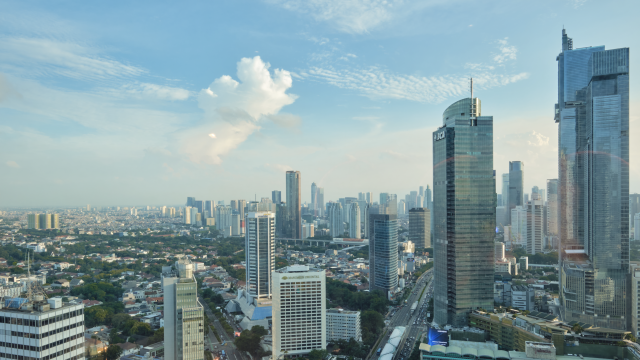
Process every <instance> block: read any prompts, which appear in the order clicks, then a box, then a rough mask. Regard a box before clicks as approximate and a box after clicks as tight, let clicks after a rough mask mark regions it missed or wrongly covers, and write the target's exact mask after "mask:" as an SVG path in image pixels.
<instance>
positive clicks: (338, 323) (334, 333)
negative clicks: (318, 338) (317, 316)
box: [327, 279, 404, 342]
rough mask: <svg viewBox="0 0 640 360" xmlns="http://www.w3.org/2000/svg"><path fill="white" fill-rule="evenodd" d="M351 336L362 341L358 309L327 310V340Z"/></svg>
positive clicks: (343, 338) (344, 338) (345, 338)
mask: <svg viewBox="0 0 640 360" xmlns="http://www.w3.org/2000/svg"><path fill="white" fill-rule="evenodd" d="M403 280H404V279H403ZM351 338H353V339H354V340H355V341H359V342H362V329H361V328H360V311H347V310H342V309H329V310H327V341H337V340H346V341H349V339H351Z"/></svg>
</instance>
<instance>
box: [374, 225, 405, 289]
mask: <svg viewBox="0 0 640 360" xmlns="http://www.w3.org/2000/svg"><path fill="white" fill-rule="evenodd" d="M397 288H398V219H397V217H396V216H395V215H389V214H370V215H369V291H376V290H380V291H382V292H383V293H384V294H385V295H386V296H389V295H390V294H393V293H394V292H395V291H396V289H397Z"/></svg>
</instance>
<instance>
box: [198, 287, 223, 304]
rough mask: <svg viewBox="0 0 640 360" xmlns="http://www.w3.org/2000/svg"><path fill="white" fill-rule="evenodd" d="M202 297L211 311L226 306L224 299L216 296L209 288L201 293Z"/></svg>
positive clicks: (218, 295)
mask: <svg viewBox="0 0 640 360" xmlns="http://www.w3.org/2000/svg"><path fill="white" fill-rule="evenodd" d="M198 284H200V283H198ZM200 295H201V296H202V298H203V299H204V301H205V302H206V303H207V305H209V308H211V309H215V308H216V307H217V306H221V305H223V304H224V298H223V297H222V295H220V294H216V293H215V292H213V290H211V289H209V288H207V289H204V290H202V292H200Z"/></svg>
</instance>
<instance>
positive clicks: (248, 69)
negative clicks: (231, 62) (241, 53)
mask: <svg viewBox="0 0 640 360" xmlns="http://www.w3.org/2000/svg"><path fill="white" fill-rule="evenodd" d="M269 67H270V65H269V63H265V62H264V61H262V59H261V58H260V57H259V56H256V57H254V58H243V59H242V60H240V62H238V67H237V69H238V70H237V76H238V80H234V79H233V78H232V77H231V76H229V75H223V76H221V77H220V78H218V79H216V80H215V81H214V82H213V83H211V85H210V86H209V87H208V88H207V89H203V90H201V91H200V93H199V94H198V105H199V107H200V108H201V109H203V110H204V113H205V114H204V119H203V122H202V124H201V125H199V126H196V127H194V128H191V129H189V130H186V131H184V132H182V133H181V134H180V135H179V137H180V139H181V151H182V152H183V153H185V154H186V155H187V156H188V157H189V159H190V160H191V161H194V162H197V163H209V164H220V163H222V158H221V156H223V155H225V154H227V153H228V152H229V151H231V150H233V149H235V148H237V147H238V146H239V145H240V144H242V143H243V142H244V141H245V140H247V138H248V137H249V136H250V135H251V134H253V133H254V132H255V131H257V130H259V129H260V123H261V122H262V121H263V120H264V119H265V118H267V117H269V118H271V119H272V120H273V121H274V122H276V123H278V122H280V124H279V125H282V126H287V125H289V126H291V125H292V124H293V125H295V124H296V123H297V122H299V121H298V120H297V119H296V118H295V117H294V115H284V116H283V115H280V116H277V114H278V112H279V111H280V109H281V108H282V107H283V106H286V105H289V104H292V103H293V102H294V101H295V99H296V98H297V97H296V96H295V95H293V94H289V93H287V90H289V88H291V85H292V79H291V74H290V73H289V72H288V71H286V70H280V69H276V70H274V71H273V75H272V73H271V72H270V71H269ZM274 116H275V117H274ZM212 133H213V134H215V138H212V137H210V136H209V134H212Z"/></svg>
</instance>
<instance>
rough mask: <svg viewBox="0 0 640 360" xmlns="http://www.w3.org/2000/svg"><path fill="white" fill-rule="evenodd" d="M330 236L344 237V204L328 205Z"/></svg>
mask: <svg viewBox="0 0 640 360" xmlns="http://www.w3.org/2000/svg"><path fill="white" fill-rule="evenodd" d="M328 211H329V214H328V217H329V234H330V235H331V236H332V237H343V236H344V222H343V221H342V204H340V203H329V204H328Z"/></svg>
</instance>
